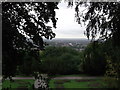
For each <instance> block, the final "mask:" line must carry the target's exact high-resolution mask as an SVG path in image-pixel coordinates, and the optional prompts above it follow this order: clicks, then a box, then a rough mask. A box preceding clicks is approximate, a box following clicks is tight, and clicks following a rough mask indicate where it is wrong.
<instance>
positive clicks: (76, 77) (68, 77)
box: [53, 76, 102, 79]
mask: <svg viewBox="0 0 120 90" xmlns="http://www.w3.org/2000/svg"><path fill="white" fill-rule="evenodd" d="M101 78H102V77H80V76H75V77H73V76H67V77H55V78H53V79H101Z"/></svg>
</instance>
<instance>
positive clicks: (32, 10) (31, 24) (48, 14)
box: [2, 2, 58, 76]
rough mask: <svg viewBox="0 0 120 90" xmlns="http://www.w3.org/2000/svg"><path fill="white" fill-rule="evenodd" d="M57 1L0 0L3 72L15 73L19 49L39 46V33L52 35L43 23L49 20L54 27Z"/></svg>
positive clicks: (41, 38)
mask: <svg viewBox="0 0 120 90" xmlns="http://www.w3.org/2000/svg"><path fill="white" fill-rule="evenodd" d="M57 5H58V2H39V3H36V2H2V46H3V47H2V53H3V75H8V76H10V75H13V74H14V73H15V70H16V66H17V64H19V61H20V59H21V58H18V57H20V54H21V52H20V49H21V50H27V51H30V50H32V49H35V48H36V49H39V50H40V49H43V48H44V45H45V44H44V42H43V37H45V38H47V39H52V38H54V37H55V33H53V31H52V26H48V25H47V23H48V22H50V21H52V23H53V27H54V28H56V22H57V18H56V14H55V9H58V7H57ZM33 53H34V52H33ZM10 65H11V67H9V66H10Z"/></svg>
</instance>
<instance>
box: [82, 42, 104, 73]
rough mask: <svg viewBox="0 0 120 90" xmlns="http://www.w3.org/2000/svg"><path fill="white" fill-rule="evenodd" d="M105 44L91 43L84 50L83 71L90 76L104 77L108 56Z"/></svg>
mask: <svg viewBox="0 0 120 90" xmlns="http://www.w3.org/2000/svg"><path fill="white" fill-rule="evenodd" d="M105 53H106V52H105V50H104V47H103V43H99V42H93V43H90V44H89V45H88V46H87V47H86V48H85V50H84V58H83V65H82V66H83V71H84V72H85V73H87V74H90V75H104V73H105V71H106V54H105Z"/></svg>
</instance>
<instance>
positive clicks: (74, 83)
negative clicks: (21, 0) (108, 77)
mask: <svg viewBox="0 0 120 90" xmlns="http://www.w3.org/2000/svg"><path fill="white" fill-rule="evenodd" d="M63 76H76V75H62V76H61V77H63ZM33 84H34V80H32V79H21V80H15V81H14V82H10V81H9V80H5V81H4V82H3V84H2V88H9V87H11V88H31V89H29V90H32V85H33ZM49 87H50V88H107V87H108V84H106V82H105V81H104V80H103V79H82V80H81V79H79V80H67V79H63V80H57V79H51V80H50V82H49Z"/></svg>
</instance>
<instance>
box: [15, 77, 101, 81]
mask: <svg viewBox="0 0 120 90" xmlns="http://www.w3.org/2000/svg"><path fill="white" fill-rule="evenodd" d="M101 78H102V77H93V76H90V77H87V76H84V77H82V76H65V77H54V78H52V79H101ZM13 79H14V80H17V79H34V77H13Z"/></svg>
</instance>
